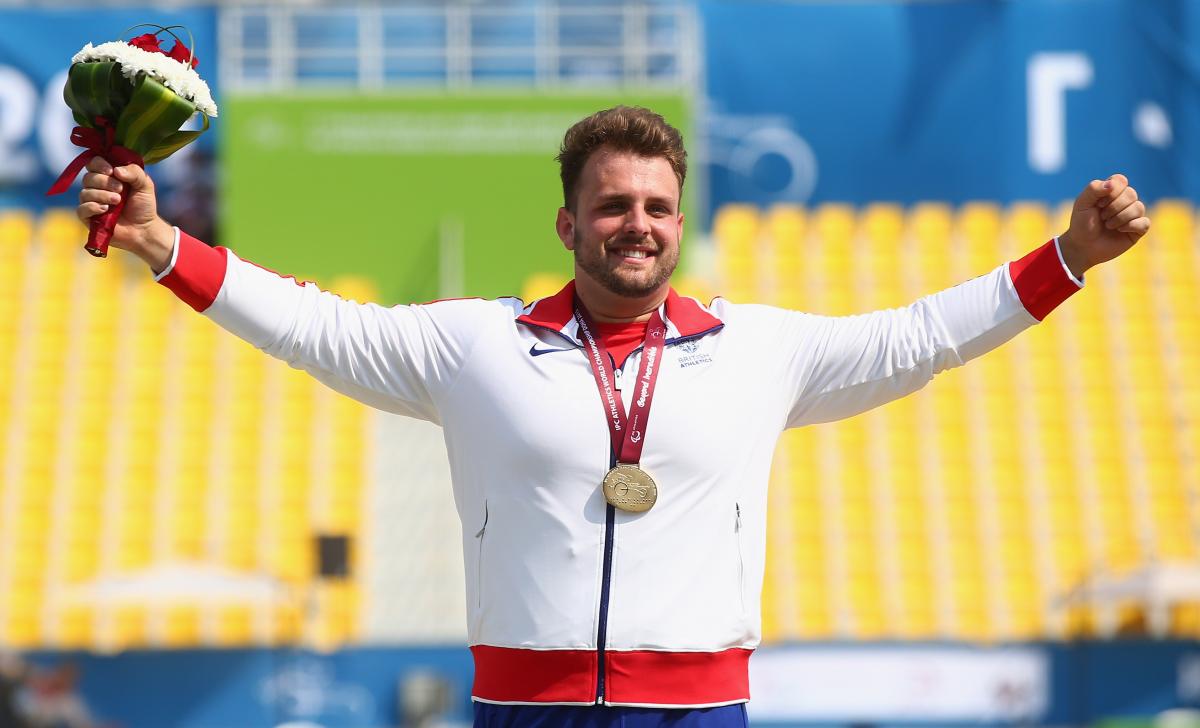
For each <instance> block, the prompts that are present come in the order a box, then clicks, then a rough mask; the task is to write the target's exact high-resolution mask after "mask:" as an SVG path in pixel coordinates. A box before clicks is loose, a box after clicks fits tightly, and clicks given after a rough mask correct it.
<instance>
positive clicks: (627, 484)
mask: <svg viewBox="0 0 1200 728" xmlns="http://www.w3.org/2000/svg"><path fill="white" fill-rule="evenodd" d="M603 485H604V499H605V500H607V501H608V502H609V503H610V504H611V505H612V506H614V507H615V508H620V509H621V510H623V511H628V512H629V513H644V512H645V511H648V510H650V509H651V508H652V507H653V506H654V502H655V501H657V500H658V486H656V485H655V484H654V478H651V477H650V474H649V473H647V472H646V471H645V470H642V469H641V468H639V467H638V466H636V465H630V464H628V463H620V464H618V465H617V467H615V468H613V469H612V470H610V471H608V472H607V473H606V474H605V475H604V483H603Z"/></svg>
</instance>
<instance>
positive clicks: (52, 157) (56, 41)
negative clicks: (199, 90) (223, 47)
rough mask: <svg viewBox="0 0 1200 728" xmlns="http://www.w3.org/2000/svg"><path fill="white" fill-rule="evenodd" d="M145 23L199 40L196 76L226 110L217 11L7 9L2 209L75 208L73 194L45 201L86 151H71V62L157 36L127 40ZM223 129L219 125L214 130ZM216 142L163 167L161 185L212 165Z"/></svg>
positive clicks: (0, 50) (0, 141) (0, 133)
mask: <svg viewBox="0 0 1200 728" xmlns="http://www.w3.org/2000/svg"><path fill="white" fill-rule="evenodd" d="M138 23H155V24H157V25H163V26H167V25H183V26H186V27H187V29H188V30H190V31H191V32H192V34H193V36H194V37H195V44H194V48H193V50H194V51H195V53H196V56H197V58H199V59H200V65H199V67H198V68H197V69H196V70H197V72H198V73H200V75H201V77H202V78H204V80H205V81H206V82H208V84H209V87H210V88H211V89H212V90H213V96H214V98H216V99H217V104H218V106H219V105H220V96H219V94H218V90H217V88H216V80H217V31H216V11H215V10H214V9H213V8H208V7H192V8H176V9H172V10H164V9H161V8H151V7H144V8H138V7H134V6H128V7H103V8H99V7H97V8H90V9H89V8H87V7H86V6H80V7H78V8H72V9H63V8H60V9H49V8H10V9H0V209H4V208H10V207H25V208H30V209H34V210H37V209H40V208H42V207H44V206H46V205H48V204H52V205H68V206H72V205H74V204H75V203H74V199H73V195H72V194H71V193H68V194H66V195H63V196H61V197H55V198H47V197H45V191H46V190H47V189H48V188H49V187H50V185H51V184H52V183H53V182H54V180H55V179H56V178H57V177H58V175H59V173H60V172H62V170H63V169H64V168H65V167H66V166H67V163H68V162H70V161H71V160H72V159H74V158H75V156H76V155H77V154H79V152H80V151H82V150H81V149H80V148H79V147H76V146H75V145H73V144H72V143H71V140H70V136H71V129H72V128H73V127H74V126H75V122H74V121H73V120H72V119H71V112H70V110H69V109H68V108H67V105H66V103H64V102H63V98H62V90H63V84H64V82H65V80H66V73H67V69H68V68H69V67H70V65H71V57H72V56H74V55H75V54H76V53H77V52H79V49H80V48H82V47H83V46H84V45H85V44H87V43H92V44H93V45H99V44H100V43H104V42H107V41H112V40H117V39H119V38H122V37H123V38H124V39H125V40H128V39H129V38H130V37H132V36H133V35H137V34H141V33H146V32H153V29H150V28H139V29H136V30H133V31H131V32H129V33H126V34H125V35H124V36H122V32H123V31H125V30H126V29H127V28H130V27H131V26H134V25H136V24H138ZM175 32H177V33H179V34H180V36H181V37H182V38H183V39H184V42H186V41H187V36H186V34H184V33H182V31H180V30H178V29H177V30H176V31H175ZM163 38H169V36H166V35H164V36H163ZM170 44H171V41H169V40H164V42H163V45H165V46H170ZM219 126H220V125H219V124H214V130H215V129H216V128H219ZM185 128H192V127H185ZM214 136H215V135H214V133H213V132H209V133H207V134H205V135H203V136H201V137H200V139H199V140H198V141H197V142H195V143H194V144H193V145H191V146H190V147H188V148H185V149H184V150H183V151H182V152H180V153H179V154H177V155H175V156H174V157H172V158H170V159H168V160H167V161H166V162H163V164H162V166H161V167H159V170H161V171H160V172H158V173H157V174H156V175H155V179H156V181H161V182H163V183H164V184H165V185H166V187H167V188H170V187H171V186H172V185H171V182H173V181H176V180H182V179H183V178H185V177H187V176H189V174H191V167H192V166H193V165H195V164H196V157H208V158H211V156H212V150H213V149H215V141H214ZM76 189H77V188H76Z"/></svg>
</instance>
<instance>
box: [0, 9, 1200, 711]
mask: <svg viewBox="0 0 1200 728" xmlns="http://www.w3.org/2000/svg"><path fill="white" fill-rule="evenodd" d="M146 21H153V22H156V23H161V24H163V25H166V24H174V23H181V24H184V25H186V26H188V27H189V28H190V29H191V31H192V32H193V33H194V34H195V37H196V52H197V55H198V57H199V58H200V59H201V65H200V67H199V69H198V70H199V71H200V72H201V73H202V74H203V75H204V76H205V77H206V79H207V80H208V81H209V82H210V83H211V84H212V85H213V87H214V91H215V95H216V98H217V101H218V103H219V104H220V107H221V111H220V117H219V118H218V119H216V120H215V124H214V129H213V131H212V132H211V133H209V134H207V135H206V136H205V137H203V138H202V140H201V142H200V143H198V144H197V145H195V146H194V147H193V148H191V149H190V150H189V153H188V154H181V155H178V158H174V159H172V160H170V161H169V162H168V163H166V164H164V165H161V166H159V167H157V168H155V169H154V170H153V171H154V174H155V177H156V179H158V180H159V182H160V186H161V187H162V188H163V189H164V206H165V208H166V209H165V213H166V215H167V216H168V217H169V218H170V219H172V220H173V221H176V222H179V223H180V224H181V225H182V226H184V227H186V228H188V229H189V230H191V231H192V232H194V233H196V234H198V235H199V236H201V237H205V238H207V239H209V240H211V241H213V242H214V243H219V244H223V245H226V246H229V247H232V248H234V249H235V250H237V251H238V252H239V253H240V254H243V255H244V256H246V257H249V258H250V259H252V260H255V261H256V262H258V263H261V264H263V265H267V266H270V267H272V268H275V269H277V270H281V271H285V272H288V273H293V274H296V275H297V276H298V277H301V278H307V279H311V280H316V281H318V282H320V283H321V284H322V285H324V286H325V287H327V288H329V289H332V290H335V291H338V292H340V293H342V294H343V295H346V296H347V297H352V298H357V299H359V300H363V299H372V300H378V301H380V302H385V303H399V302H411V301H420V300H428V299H432V298H436V297H445V296H455V295H462V294H464V293H469V294H473V295H484V296H495V295H507V294H513V293H520V294H521V295H523V296H524V297H525V298H526V300H529V299H530V298H532V297H537V296H540V295H544V294H547V293H549V292H553V291H554V290H557V287H558V286H559V285H561V283H562V282H564V281H565V280H566V279H567V278H568V277H569V275H570V260H569V258H568V257H567V256H566V255H565V254H564V253H563V251H562V250H561V248H560V246H559V244H558V242H557V240H556V239H555V236H554V234H553V228H552V221H553V211H554V209H555V208H556V207H557V206H558V205H559V204H560V200H559V195H560V192H559V186H558V182H557V169H556V166H555V164H554V162H553V155H554V153H555V151H556V145H557V143H558V141H559V140H560V139H561V135H562V132H563V131H564V130H565V128H566V127H567V126H568V125H569V124H570V123H571V122H572V121H574V120H576V119H578V118H579V117H581V116H583V115H585V114H587V113H590V112H591V111H593V110H596V109H598V108H601V107H604V106H608V105H611V104H613V103H618V102H624V103H637V104H644V105H650V106H652V107H654V108H656V109H659V110H661V111H662V112H663V113H664V114H665V115H666V116H667V117H668V118H669V119H670V120H671V121H673V122H674V123H676V124H677V125H679V126H680V127H681V128H682V129H683V130H684V131H685V136H686V137H687V139H688V140H689V149H690V151H691V157H692V172H691V175H690V178H689V182H688V189H687V205H686V212H687V213H688V234H687V236H686V245H685V259H684V266H685V268H686V273H685V275H684V276H683V279H682V280H681V287H682V288H683V289H685V290H686V291H687V292H689V293H692V294H694V295H697V296H699V297H702V298H705V299H707V298H708V297H711V296H712V295H724V296H726V297H728V298H730V299H733V300H746V301H751V300H753V301H760V302H766V303H774V304H778V305H783V306H788V307H792V308H798V309H804V310H809V311H814V312H819V313H828V314H848V313H854V312H860V311H866V310H871V309H875V308H879V307H888V306H896V305H902V304H904V303H907V302H909V301H911V300H913V299H914V298H916V297H917V296H919V295H922V294H924V293H927V292H931V291H934V290H937V289H940V288H943V287H946V286H949V285H952V284H954V283H956V282H958V281H961V280H964V279H966V278H969V277H972V276H974V275H978V274H981V273H983V272H986V271H987V270H989V269H991V268H992V267H994V266H995V265H997V264H998V263H1000V262H1002V261H1004V260H1006V259H1012V258H1015V257H1017V256H1019V255H1020V254H1022V253H1023V252H1025V251H1027V250H1029V249H1032V248H1033V247H1035V246H1037V245H1038V244H1040V243H1042V242H1044V241H1045V240H1046V239H1047V238H1048V237H1050V236H1051V235H1053V234H1055V233H1057V232H1060V231H1062V230H1063V229H1065V225H1066V220H1067V214H1068V213H1067V210H1068V208H1067V207H1066V204H1067V201H1069V200H1070V199H1072V198H1073V197H1074V196H1075V195H1076V194H1077V193H1078V191H1079V190H1080V189H1081V188H1082V187H1083V185H1084V184H1085V183H1086V182H1087V181H1088V180H1090V179H1092V178H1094V177H1104V176H1107V175H1108V174H1111V173H1112V172H1114V171H1118V170H1119V171H1123V172H1125V173H1127V174H1128V175H1129V176H1130V178H1131V179H1132V180H1133V184H1134V185H1135V187H1137V189H1138V190H1139V192H1140V194H1141V196H1142V197H1143V198H1144V199H1147V200H1148V201H1150V202H1151V203H1152V205H1151V210H1152V212H1151V217H1152V219H1153V221H1154V229H1153V230H1152V231H1151V233H1150V235H1149V236H1148V237H1147V239H1146V240H1145V241H1144V242H1143V243H1142V244H1140V245H1139V246H1138V247H1137V248H1136V249H1135V250H1134V251H1133V252H1131V253H1130V254H1129V255H1127V256H1126V257H1124V258H1122V259H1121V260H1120V261H1119V262H1118V263H1117V264H1114V265H1111V266H1105V267H1104V268H1103V269H1098V270H1095V271H1093V272H1091V273H1089V274H1088V279H1089V280H1088V287H1087V289H1086V290H1085V291H1084V292H1083V293H1082V294H1081V295H1079V296H1077V297H1075V298H1074V299H1072V300H1071V301H1070V302H1069V304H1068V305H1066V306H1065V307H1063V308H1062V309H1061V310H1059V311H1058V312H1056V313H1054V314H1053V315H1051V317H1050V318H1049V319H1048V320H1047V322H1046V323H1045V324H1043V325H1042V326H1040V327H1037V328H1036V329H1035V330H1032V331H1030V332H1029V333H1027V334H1025V335H1023V336H1021V337H1020V338H1018V339H1017V340H1016V341H1014V342H1013V343H1012V344H1010V345H1008V346H1007V347H1005V348H1003V349H1002V350H1000V351H998V352H996V353H994V354H992V355H989V356H988V357H986V358H984V359H983V360H981V361H979V362H977V363H975V364H973V365H972V366H970V367H967V368H965V369H961V370H956V371H954V372H950V373H948V374H945V375H943V376H942V377H940V378H939V381H937V382H936V383H935V384H934V385H933V386H932V387H931V388H929V389H927V390H926V391H924V392H921V393H919V394H917V395H915V396H912V397H909V398H907V399H905V400H902V401H900V402H897V403H894V404H892V405H890V406H887V407H885V408H882V409H880V410H878V411H875V412H872V413H870V414H868V415H865V416H861V417H858V418H855V419H853V420H850V421H847V422H843V423H839V424H834V425H827V426H821V427H813V428H808V429H805V430H802V431H797V432H792V433H789V434H788V435H787V436H786V437H784V438H783V439H782V440H781V442H780V444H779V448H778V453H777V457H776V461H775V466H774V475H773V482H772V490H771V497H772V499H773V501H772V509H771V514H772V515H771V523H770V530H769V536H768V537H769V541H770V545H769V555H768V564H767V576H766V587H765V590H764V593H763V595H762V604H761V606H762V611H763V617H764V637H765V639H764V647H763V648H762V649H761V650H760V651H759V653H758V654H757V655H756V656H755V658H754V660H753V662H752V671H753V694H754V697H755V699H754V702H752V703H751V716H752V719H753V721H754V724H755V725H764V726H771V725H806V726H816V725H847V726H849V725H855V726H864V725H881V726H882V725H893V724H895V725H908V726H913V725H938V726H949V725H980V724H983V725H1107V726H1135V725H1154V724H1157V725H1172V726H1179V725H1195V724H1196V715H1197V714H1196V713H1195V712H1194V711H1196V710H1197V709H1200V644H1197V641H1196V640H1197V637H1198V636H1200V561H1198V560H1197V555H1198V550H1200V500H1198V498H1200V249H1198V247H1197V235H1196V227H1195V201H1196V200H1197V198H1198V195H1200V152H1198V146H1197V144H1198V143H1200V135H1198V134H1197V131H1198V129H1200V127H1198V124H1200V91H1198V89H1200V84H1198V83H1197V81H1200V51H1198V50H1197V49H1200V5H1198V4H1197V3H1195V2H1191V1H1190V0H1158V1H1156V2H1152V3H1145V2H1135V1H1134V0H1125V1H1122V0H1076V1H1074V2H1063V1H1058V0H1021V1H1019V2H1018V1H1016V0H1012V1H1008V2H1005V1H1001V0H989V1H984V0H979V1H965V0H964V1H962V2H881V1H872V0H867V1H864V2H854V3H838V2H766V1H757V2H731V1H722V0H695V1H694V2H617V1H612V0H610V1H602V0H588V1H587V2H575V1H573V0H572V1H568V0H559V1H558V2H549V1H547V2H540V1H536V0H505V1H504V2H450V3H445V4H440V3H421V4H417V3H403V4H394V5H393V4H386V3H385V4H380V3H371V4H358V3H324V2H318V1H315V0H313V1H309V2H295V3H281V4H271V5H264V4H257V5H255V4H241V3H221V4H216V3H190V2H173V3H166V4H164V5H160V6H156V7H151V6H148V5H141V4H139V3H136V2H119V3H117V2H94V3H89V4H87V5H83V4H81V5H78V6H75V7H64V6H62V5H59V4H57V3H54V4H51V3H46V4H39V3H15V4H13V3H3V4H0V250H3V252H4V255H5V263H4V264H3V265H0V725H3V726H8V725H10V724H11V725H17V726H20V725H32V724H33V723H31V722H30V721H31V720H32V719H33V718H38V719H39V720H44V721H46V722H45V723H38V725H42V724H46V725H51V724H52V725H71V726H75V725H89V724H92V722H93V721H94V722H95V723H96V724H105V725H121V726H128V727H129V728H141V727H143V726H145V727H147V728H149V727H150V726H154V727H164V726H178V727H179V728H209V727H212V726H228V727H235V726H237V727H240V726H247V727H251V726H255V727H257V726H276V725H282V724H292V725H306V726H307V725H320V726H329V727H330V728H335V727H342V726H346V727H349V726H356V727H357V726H395V725H405V726H434V725H440V726H446V725H461V724H465V721H467V719H468V716H469V702H468V701H469V697H468V696H469V680H470V657H469V654H468V652H467V650H466V649H465V647H464V645H463V642H464V633H465V620H466V617H465V609H464V604H463V601H464V599H463V583H462V582H463V573H462V566H461V561H460V550H461V543H460V531H459V527H458V524H457V519H456V517H455V515H454V512H453V505H452V503H451V500H450V490H449V487H448V473H447V465H446V462H445V454H444V449H443V446H442V444H441V437H440V433H439V432H438V430H436V429H434V428H432V427H429V426H426V425H423V424H421V423H413V422H409V421H406V420H403V419H399V418H394V417H391V416H387V415H383V414H381V413H378V412H374V411H370V410H367V409H365V408H364V407H362V406H359V405H357V404H355V403H354V402H351V401H349V400H347V399H345V398H343V397H341V396H339V395H336V394H333V393H332V392H330V391H327V390H325V389H323V388H321V387H320V386H318V385H317V384H316V383H315V382H313V381H310V380H309V379H307V378H306V377H305V376H303V375H301V374H300V373H298V372H296V371H293V370H291V369H289V368H288V367H286V366H285V365H282V364H280V363H278V362H275V361H273V360H268V359H267V358H265V357H264V356H262V355H260V354H259V353H258V352H256V351H254V350H253V349H251V348H250V347H249V346H247V345H245V344H243V343H241V342H240V341H238V340H236V339H234V338H232V337H231V336H228V335H224V334H223V333H221V332H220V331H218V330H217V329H216V328H215V327H214V326H212V325H211V324H209V322H208V321H207V320H205V319H203V318H202V317H200V316H197V315H195V314H194V313H192V312H191V311H190V309H187V308H186V307H185V306H184V305H183V304H182V303H180V302H178V301H176V300H175V299H174V298H173V297H171V296H170V295H169V294H168V293H167V292H166V291H165V290H162V289H160V288H159V287H157V286H156V285H154V284H153V282H152V281H151V278H150V276H149V275H148V274H147V272H146V270H145V269H144V267H143V266H141V264H140V263H135V262H133V261H130V260H127V259H126V258H125V257H123V256H122V255H121V254H116V255H114V256H113V257H111V258H110V259H108V260H106V261H104V262H99V261H96V260H93V259H91V258H89V257H88V256H87V255H86V254H85V253H84V252H83V250H82V242H83V239H84V237H85V232H84V230H83V228H82V227H81V226H80V225H79V224H78V223H77V222H76V221H75V219H74V217H73V214H72V211H71V209H70V207H64V206H69V205H70V204H71V200H69V199H67V198H54V199H47V198H45V197H44V196H43V194H42V193H43V191H44V190H45V189H46V188H47V187H49V185H50V182H51V181H52V179H53V178H54V177H55V176H56V175H57V174H58V172H59V171H60V170H61V169H62V168H63V167H64V166H65V164H66V162H67V161H68V160H69V159H70V158H71V157H73V156H74V155H75V154H76V152H77V150H76V149H75V148H73V147H72V146H71V145H70V144H69V141H68V136H69V131H70V127H71V121H70V119H69V116H68V112H67V110H66V107H65V105H64V104H63V103H62V102H61V88H62V83H63V76H64V73H65V71H66V67H67V64H68V62H69V59H70V57H71V55H72V54H73V53H74V52H75V51H77V50H78V49H79V48H80V47H81V46H82V45H83V44H84V43H87V42H96V43H99V42H102V41H105V40H110V39H113V38H115V37H117V36H118V34H120V33H121V32H122V30H124V29H125V28H127V27H129V26H132V25H134V24H135V23H140V22H146ZM39 716H40V717H39ZM72 716H74V717H72ZM85 716H90V717H85ZM6 721H8V722H6ZM21 721H25V722H21Z"/></svg>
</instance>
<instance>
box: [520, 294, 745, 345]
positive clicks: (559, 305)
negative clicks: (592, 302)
mask: <svg viewBox="0 0 1200 728" xmlns="http://www.w3.org/2000/svg"><path fill="white" fill-rule="evenodd" d="M661 310H662V313H663V319H664V320H665V321H666V324H667V339H668V341H669V340H671V339H677V338H692V337H694V336H702V335H704V334H707V333H710V332H712V331H716V330H717V329H719V328H721V327H722V326H724V323H722V321H721V319H719V318H717V317H716V316H715V315H713V313H712V312H711V311H709V310H708V308H706V307H705V306H703V305H701V304H700V302H699V301H697V300H696V299H694V298H690V297H687V296H681V295H679V294H678V293H676V292H675V289H674V288H672V289H670V290H669V291H667V300H666V302H665V303H664V304H663V307H662V309H661ZM517 321H518V322H519V323H523V324H526V325H528V326H537V327H539V328H543V329H550V330H551V331H557V332H558V333H560V334H563V335H565V336H567V337H569V338H571V339H574V338H575V326H576V324H575V281H571V282H569V283H567V285H565V286H563V289H562V290H561V291H559V292H558V293H556V294H554V295H553V296H550V297H548V298H540V299H538V300H536V301H534V302H533V303H531V304H529V305H528V306H526V307H525V310H524V312H523V313H522V314H521V315H520V316H518V317H517Z"/></svg>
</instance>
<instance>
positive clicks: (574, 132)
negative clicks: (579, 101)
mask: <svg viewBox="0 0 1200 728" xmlns="http://www.w3.org/2000/svg"><path fill="white" fill-rule="evenodd" d="M605 146H607V147H611V148H613V149H616V150H618V151H622V152H634V153H636V154H639V155H641V156H643V157H663V158H664V159H666V160H667V162H668V163H669V164H670V165H671V169H672V170H674V172H675V178H676V179H678V180H679V191H680V192H681V193H682V192H683V178H684V177H686V176H687V150H685V149H684V148H683V136H682V135H681V134H680V133H679V130H678V129H676V128H675V127H673V126H671V125H670V124H668V123H667V121H666V119H664V118H662V116H661V115H660V114H656V113H654V112H653V111H651V110H650V109H645V108H642V107H640V106H614V107H613V108H611V109H605V110H604V111H597V112H596V113H594V114H592V115H591V116H589V117H587V118H586V119H583V120H581V121H579V122H576V123H575V125H574V126H572V127H571V128H570V129H567V133H566V136H564V137H563V142H562V148H561V149H559V152H558V157H557V159H558V164H559V174H560V176H561V177H562V186H563V204H564V206H565V207H566V208H567V209H573V207H574V199H575V188H576V186H577V185H578V184H579V175H580V174H582V173H583V167H584V165H585V164H587V161H588V158H589V157H591V156H592V152H594V151H596V150H597V149H599V148H600V147H605Z"/></svg>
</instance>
